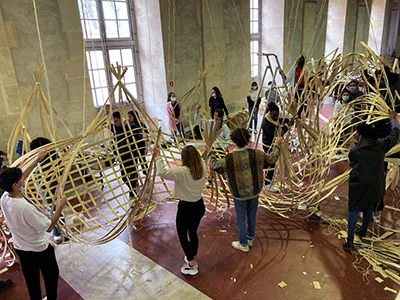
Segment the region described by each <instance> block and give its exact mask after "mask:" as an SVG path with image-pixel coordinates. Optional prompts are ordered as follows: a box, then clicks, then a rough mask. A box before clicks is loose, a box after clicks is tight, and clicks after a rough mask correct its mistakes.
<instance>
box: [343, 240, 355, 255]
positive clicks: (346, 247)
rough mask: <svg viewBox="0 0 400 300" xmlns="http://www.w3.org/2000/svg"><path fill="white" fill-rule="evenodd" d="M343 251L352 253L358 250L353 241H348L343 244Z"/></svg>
mask: <svg viewBox="0 0 400 300" xmlns="http://www.w3.org/2000/svg"><path fill="white" fill-rule="evenodd" d="M343 250H344V251H347V252H350V253H351V252H353V251H356V248H354V243H353V239H348V240H347V243H345V244H343Z"/></svg>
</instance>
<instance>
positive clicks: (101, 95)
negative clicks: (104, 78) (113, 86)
mask: <svg viewBox="0 0 400 300" xmlns="http://www.w3.org/2000/svg"><path fill="white" fill-rule="evenodd" d="M107 97H108V89H107V88H101V89H96V98H97V99H96V100H97V105H98V106H100V105H104V103H105V102H106V100H107Z"/></svg>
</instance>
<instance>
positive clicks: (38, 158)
mask: <svg viewBox="0 0 400 300" xmlns="http://www.w3.org/2000/svg"><path fill="white" fill-rule="evenodd" d="M48 153H49V152H47V151H46V150H42V151H40V152H39V153H38V154H36V162H37V163H40V162H41V161H42V160H43V158H45V156H46V155H47V154H48Z"/></svg>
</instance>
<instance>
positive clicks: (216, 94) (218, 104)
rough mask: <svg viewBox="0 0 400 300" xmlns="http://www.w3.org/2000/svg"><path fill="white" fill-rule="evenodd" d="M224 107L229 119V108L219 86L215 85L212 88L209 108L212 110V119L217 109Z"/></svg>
mask: <svg viewBox="0 0 400 300" xmlns="http://www.w3.org/2000/svg"><path fill="white" fill-rule="evenodd" d="M218 108H222V109H223V110H224V111H225V114H226V117H227V118H228V119H229V113H228V109H227V108H226V105H225V102H224V99H223V98H222V94H221V91H220V90H219V88H218V87H216V86H214V87H213V88H212V89H211V97H210V99H209V100H208V109H209V110H210V112H211V119H214V114H215V111H216V110H217V109H218Z"/></svg>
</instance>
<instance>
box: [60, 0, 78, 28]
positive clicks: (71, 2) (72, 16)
mask: <svg viewBox="0 0 400 300" xmlns="http://www.w3.org/2000/svg"><path fill="white" fill-rule="evenodd" d="M58 8H59V10H60V18H61V26H62V28H63V30H64V31H78V30H80V31H81V32H82V27H81V21H80V16H79V8H78V1H76V0H58Z"/></svg>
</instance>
